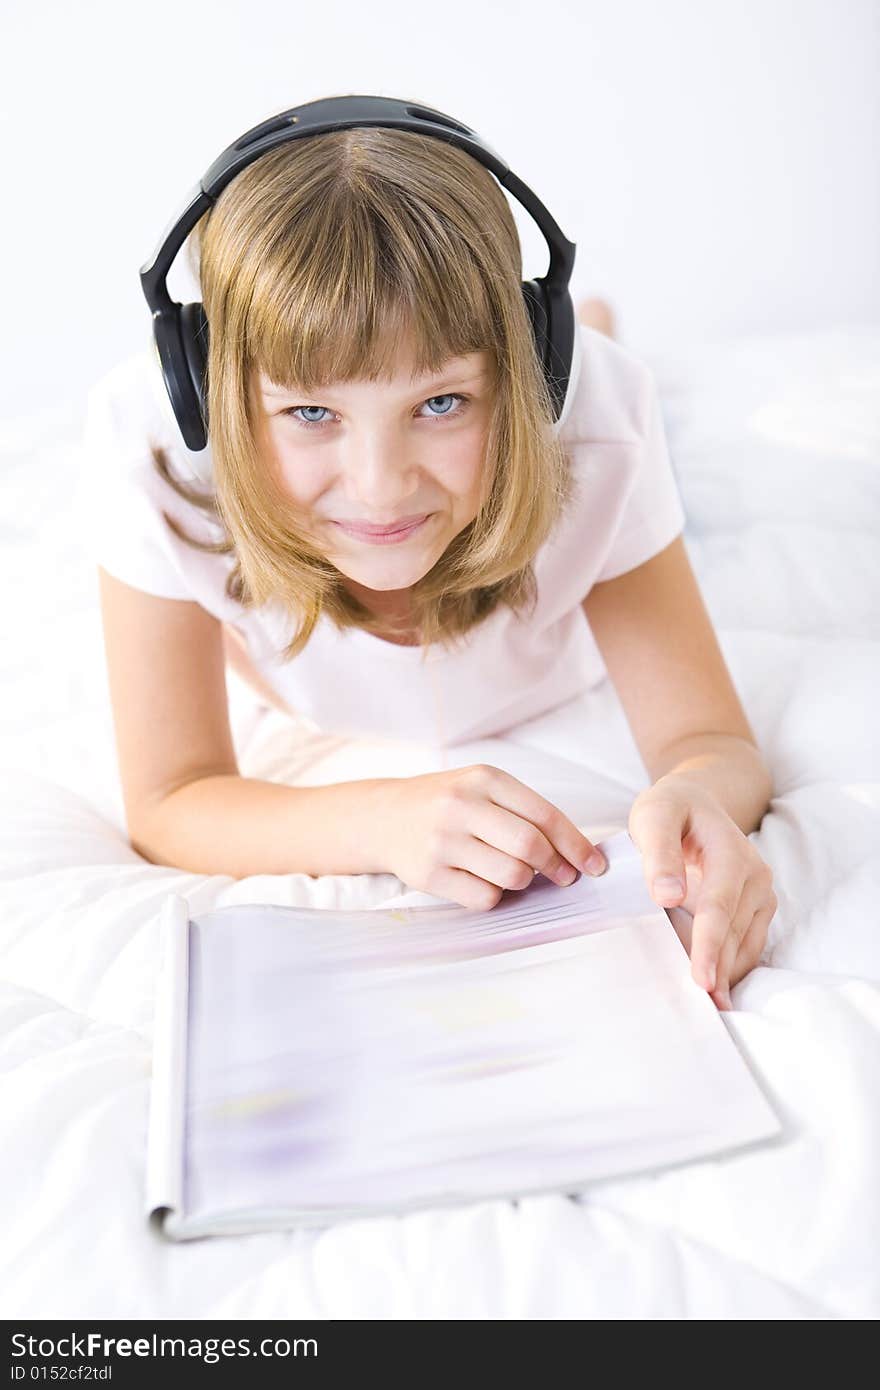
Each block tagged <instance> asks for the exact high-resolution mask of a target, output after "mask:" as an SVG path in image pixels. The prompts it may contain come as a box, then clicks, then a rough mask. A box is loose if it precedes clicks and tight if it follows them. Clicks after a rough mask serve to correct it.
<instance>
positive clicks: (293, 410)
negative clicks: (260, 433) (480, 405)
mask: <svg viewBox="0 0 880 1390" xmlns="http://www.w3.org/2000/svg"><path fill="white" fill-rule="evenodd" d="M434 401H458V407H457V409H455V410H444V411H443V412H442V413H441V414H439V415H433V414H432V415H428V416H425V415H423V416H422V417H421V418H422V419H423V420H425V419H430V420H445V419H448V418H452V419H456V420H457V419H458V418H459V417H460V416H461V415H463V414H464V412H465V411H466V410H467V409H468V407H469V405H470V397H469V396H463V395H461V394H460V393H459V392H456V391H452V392H444V394H443V395H442V396H429V397H428V399H427V400H426V401H423V402H422V404H423V405H431V404H432V402H434ZM309 410H311V411H324V412H325V414H332V412H331V411H328V408H327V406H325V405H291V406H288V407H287V408H286V409H285V410H282V411H281V414H282V415H286V416H288V417H289V418H290V419H291V420H295V422H296V423H297V424H298V425H301V426H302V428H303V429H307V430H315V429H318V430H319V429H323V427H324V426H325V425H326V424H327V421H326V420H303V419H300V418H299V415H298V414H297V412H298V411H303V412H305V411H309Z"/></svg>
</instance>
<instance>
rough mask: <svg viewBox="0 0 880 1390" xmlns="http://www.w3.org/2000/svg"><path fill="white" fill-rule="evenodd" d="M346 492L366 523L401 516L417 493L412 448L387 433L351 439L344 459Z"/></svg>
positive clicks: (376, 431)
mask: <svg viewBox="0 0 880 1390" xmlns="http://www.w3.org/2000/svg"><path fill="white" fill-rule="evenodd" d="M345 479H346V492H347V495H348V497H349V498H350V499H351V500H352V501H353V502H354V503H355V505H356V506H357V507H358V508H360V509H361V514H362V516H363V518H364V519H365V520H367V521H371V520H380V521H381V520H383V519H384V518H386V517H392V516H401V515H403V514H404V513H406V511H407V510H408V509H409V510H414V509H413V508H408V504H409V502H410V501H412V499H414V498H415V497H416V496H417V494H418V490H419V478H418V466H417V464H416V463H415V462H414V460H413V458H412V444H411V442H410V443H407V441H405V440H403V439H401V438H400V437H399V436H396V435H395V432H394V431H393V430H390V429H386V430H383V429H374V430H365V431H363V432H360V433H359V434H357V435H355V436H353V438H352V440H351V447H350V449H349V450H348V452H347V456H346V459H345Z"/></svg>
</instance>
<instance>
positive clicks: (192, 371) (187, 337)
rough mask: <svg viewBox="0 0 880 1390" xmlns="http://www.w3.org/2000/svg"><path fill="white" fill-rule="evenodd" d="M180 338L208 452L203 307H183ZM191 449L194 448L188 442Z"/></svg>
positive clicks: (206, 356)
mask: <svg viewBox="0 0 880 1390" xmlns="http://www.w3.org/2000/svg"><path fill="white" fill-rule="evenodd" d="M180 338H181V343H182V345H183V354H184V357H185V359H186V366H187V372H188V375H189V383H190V388H191V398H192V400H193V401H194V402H195V407H196V409H197V411H198V416H199V421H200V429H199V437H200V438H202V439H203V440H204V443H202V444H200V445H199V446H198V447H199V448H200V449H204V448H205V445H206V444H207V442H208V320H207V317H206V315H205V310H204V308H203V306H202V305H201V304H199V303H198V302H196V303H194V304H184V305H182V306H181V309H180ZM194 423H195V422H194ZM195 435H196V431H195V430H193V437H195ZM187 447H188V448H190V449H191V448H193V445H192V444H190V443H189V441H188V440H187Z"/></svg>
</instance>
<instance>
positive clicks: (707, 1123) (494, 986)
mask: <svg viewBox="0 0 880 1390" xmlns="http://www.w3.org/2000/svg"><path fill="white" fill-rule="evenodd" d="M600 847H601V849H602V851H603V853H604V854H605V855H606V857H607V859H608V869H607V871H606V873H605V874H603V875H602V877H601V878H598V879H594V878H591V877H589V876H587V875H582V876H581V877H580V878H579V879H578V880H577V881H576V882H575V883H574V884H572V885H571V886H570V887H567V888H561V887H558V886H557V885H555V884H553V883H551V882H550V881H549V880H548V879H545V878H544V877H543V876H542V875H539V876H537V877H536V878H535V879H534V881H533V883H532V885H531V886H530V887H529V888H526V889H523V890H521V891H507V892H505V893H504V894H503V896H502V898H501V900H500V901H499V903H498V904H497V906H496V907H494V908H492V909H490V910H489V911H486V912H473V911H470V910H468V909H466V908H463V907H460V906H458V905H456V904H453V903H444V901H443V900H438V905H437V906H433V907H394V906H390V907H388V906H386V907H384V908H375V909H358V910H354V911H336V910H327V909H321V908H301V907H289V906H265V905H262V904H254V905H248V904H235V905H233V906H229V907H221V908H215V909H213V910H212V911H208V912H204V913H199V914H198V915H197V916H194V917H190V915H189V909H188V905H187V902H186V900H185V899H184V898H183V897H181V896H179V895H177V894H171V895H169V897H168V899H167V900H166V903H165V907H164V909H163V924H162V925H163V933H162V935H163V961H162V970H161V977H160V984H159V995H158V1007H157V1014H156V1024H155V1036H154V1068H153V1084H152V1094H151V1107H150V1121H149V1145H148V1161H147V1213H148V1216H149V1217H150V1219H151V1221H152V1222H153V1224H154V1225H155V1226H156V1227H157V1228H158V1229H160V1230H161V1231H162V1232H163V1233H164V1234H165V1235H166V1236H168V1237H169V1238H171V1239H174V1240H187V1239H192V1238H195V1237H199V1236H207V1235H222V1234H241V1233H246V1232H252V1231H260V1230H271V1229H277V1228H285V1227H296V1226H324V1225H328V1224H330V1223H332V1222H333V1221H335V1220H340V1219H344V1218H349V1217H361V1216H367V1215H378V1214H382V1213H402V1212H406V1211H411V1210H414V1209H417V1208H420V1207H428V1206H436V1205H440V1204H461V1203H465V1202H471V1201H481V1200H485V1199H487V1198H502V1197H504V1198H516V1197H525V1196H528V1195H531V1194H533V1193H541V1192H551V1191H558V1192H566V1193H569V1192H571V1193H574V1192H577V1191H579V1190H580V1189H582V1188H584V1187H585V1186H587V1185H588V1184H590V1183H592V1182H596V1181H601V1180H602V1179H609V1178H620V1177H622V1176H624V1175H627V1174H637V1173H638V1174H644V1173H651V1172H656V1171H657V1170H659V1169H662V1168H665V1167H669V1166H671V1165H676V1164H680V1163H685V1162H693V1161H696V1160H700V1159H707V1158H709V1157H711V1156H718V1155H720V1154H722V1153H728V1152H730V1151H731V1150H734V1149H741V1148H743V1147H745V1146H747V1145H753V1144H756V1143H759V1142H763V1141H767V1140H770V1139H773V1138H776V1137H778V1136H779V1135H780V1133H781V1131H782V1126H781V1124H780V1122H779V1120H778V1119H777V1117H776V1115H775V1114H774V1112H773V1110H772V1109H771V1107H770V1105H769V1104H768V1102H767V1100H766V1099H765V1096H764V1094H763V1092H762V1090H761V1089H760V1087H759V1086H758V1084H757V1082H756V1080H755V1079H754V1077H753V1076H752V1074H751V1072H750V1070H749V1068H748V1066H747V1065H746V1063H745V1061H744V1059H743V1057H742V1056H741V1055H740V1053H739V1051H738V1050H737V1047H736V1045H735V1043H734V1041H733V1039H732V1038H731V1036H730V1034H729V1033H728V1030H727V1028H726V1026H725V1024H724V1021H723V1017H722V1016H721V1015H720V1014H719V1013H718V1012H717V1010H716V1008H715V1005H714V1004H713V1002H712V1000H711V999H710V998H709V996H708V995H707V994H706V993H705V991H704V990H703V989H701V988H700V986H699V985H697V984H696V983H695V981H694V980H693V978H692V976H691V972H690V961H689V959H688V956H687V953H686V951H685V949H684V946H683V945H682V943H681V941H680V940H679V937H678V935H677V933H676V931H675V929H674V927H673V925H672V922H671V921H670V917H669V916H668V915H667V913H666V911H665V910H664V909H663V908H661V907H658V906H657V905H656V904H655V903H654V902H653V900H652V899H651V896H650V894H649V892H648V889H647V886H646V884H645V882H644V878H643V873H642V866H641V857H640V855H639V852H638V850H637V848H636V846H635V845H634V844H633V842H632V840H631V839H630V837H629V835H628V834H627V833H625V832H624V833H622V834H618V835H615V836H612V837H611V838H609V839H607V840H604V841H600Z"/></svg>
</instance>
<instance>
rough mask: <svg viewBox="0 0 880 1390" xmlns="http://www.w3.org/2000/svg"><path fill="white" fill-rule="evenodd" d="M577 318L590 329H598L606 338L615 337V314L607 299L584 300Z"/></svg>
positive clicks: (581, 302)
mask: <svg viewBox="0 0 880 1390" xmlns="http://www.w3.org/2000/svg"><path fill="white" fill-rule="evenodd" d="M577 316H578V319H579V321H580V322H581V323H585V324H586V325H587V327H588V328H595V329H597V330H598V331H599V332H600V333H604V334H605V336H606V338H613V337H614V334H615V322H614V313H613V311H612V309H611V305H610V304H609V303H608V301H607V300H606V299H582V300H581V301H580V303H579V304H578V306H577Z"/></svg>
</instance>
